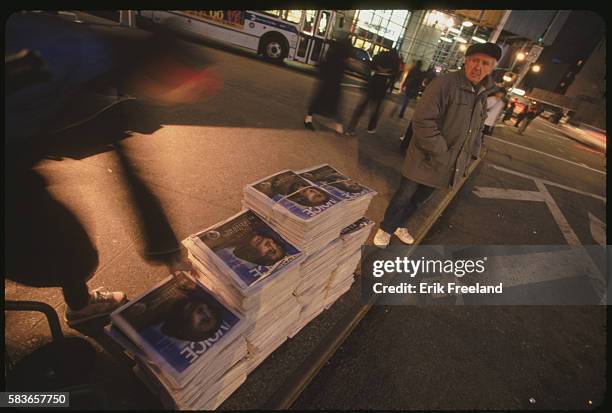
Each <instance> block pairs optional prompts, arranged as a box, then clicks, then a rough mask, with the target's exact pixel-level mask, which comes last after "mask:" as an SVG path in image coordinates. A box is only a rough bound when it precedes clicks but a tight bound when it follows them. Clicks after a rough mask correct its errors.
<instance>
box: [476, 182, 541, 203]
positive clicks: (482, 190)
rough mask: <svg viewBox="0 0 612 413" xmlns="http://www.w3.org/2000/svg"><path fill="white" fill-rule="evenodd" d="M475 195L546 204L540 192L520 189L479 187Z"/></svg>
mask: <svg viewBox="0 0 612 413" xmlns="http://www.w3.org/2000/svg"><path fill="white" fill-rule="evenodd" d="M473 192H474V194H475V195H477V196H478V197H480V198H496V199H512V200H515V201H540V202H545V200H544V197H543V196H542V194H541V193H540V192H538V191H521V190H518V189H504V188H493V187H484V186H477V187H475V188H474V191H473Z"/></svg>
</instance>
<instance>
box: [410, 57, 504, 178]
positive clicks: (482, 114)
mask: <svg viewBox="0 0 612 413" xmlns="http://www.w3.org/2000/svg"><path fill="white" fill-rule="evenodd" d="M477 87H478V90H477V91H475V90H474V87H473V86H472V84H471V83H470V81H469V80H468V79H467V78H466V77H465V73H464V69H461V70H459V71H457V72H452V73H447V74H444V75H442V76H439V77H437V78H435V79H434V80H433V81H432V82H431V83H430V84H429V85H428V86H427V88H426V89H425V92H424V94H423V97H422V98H421V100H419V102H418V104H417V106H416V109H415V112H414V117H413V118H412V128H413V135H412V140H411V142H410V145H409V146H408V152H407V154H406V158H405V159H404V164H403V167H402V175H404V176H405V177H406V178H409V179H411V180H413V181H415V182H418V183H421V184H424V185H428V186H434V187H438V188H446V187H451V186H453V185H455V184H456V183H457V182H458V181H459V179H461V177H462V176H464V174H465V172H466V169H467V167H468V165H469V163H470V159H471V156H472V155H476V156H477V155H478V152H479V150H480V139H481V137H482V129H483V125H484V120H485V118H486V116H487V106H486V101H487V96H488V95H489V93H491V92H492V91H493V90H494V89H495V83H494V82H493V79H491V77H490V76H487V77H486V78H484V79H483V80H482V81H481V82H480V84H479V85H478V86H477Z"/></svg>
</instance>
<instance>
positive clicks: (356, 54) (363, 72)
mask: <svg viewBox="0 0 612 413" xmlns="http://www.w3.org/2000/svg"><path fill="white" fill-rule="evenodd" d="M346 66H347V67H346V70H347V72H352V73H355V74H357V75H358V76H360V77H362V78H364V79H369V78H370V73H371V72H372V58H371V57H370V54H369V53H368V52H367V51H365V50H363V49H360V48H358V47H353V48H352V50H351V56H350V57H349V59H348V61H347V65H346Z"/></svg>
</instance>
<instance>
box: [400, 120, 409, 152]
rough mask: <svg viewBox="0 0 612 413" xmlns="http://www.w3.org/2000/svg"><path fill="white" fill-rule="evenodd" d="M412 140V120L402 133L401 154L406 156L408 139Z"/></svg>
mask: <svg viewBox="0 0 612 413" xmlns="http://www.w3.org/2000/svg"><path fill="white" fill-rule="evenodd" d="M411 140H412V122H410V123H409V124H408V127H407V128H406V133H405V134H404V139H402V143H401V144H400V152H401V154H402V156H406V152H407V151H408V146H409V145H410V141H411Z"/></svg>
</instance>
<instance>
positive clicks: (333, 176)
mask: <svg viewBox="0 0 612 413" xmlns="http://www.w3.org/2000/svg"><path fill="white" fill-rule="evenodd" d="M300 176H301V177H303V178H305V179H308V180H309V181H311V182H313V183H315V184H317V185H319V186H321V187H323V188H324V189H325V190H327V191H329V192H331V193H332V194H334V195H336V196H337V197H339V198H341V199H355V198H358V197H361V196H363V195H366V194H369V193H371V192H373V191H372V190H371V189H369V188H367V187H365V186H363V185H361V184H359V183H357V182H355V181H354V180H352V179H350V178H349V177H347V176H346V175H343V174H341V173H340V172H338V171H337V170H336V169H334V168H333V167H331V166H329V165H323V166H320V167H315V168H312V169H306V170H303V171H301V172H300Z"/></svg>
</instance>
